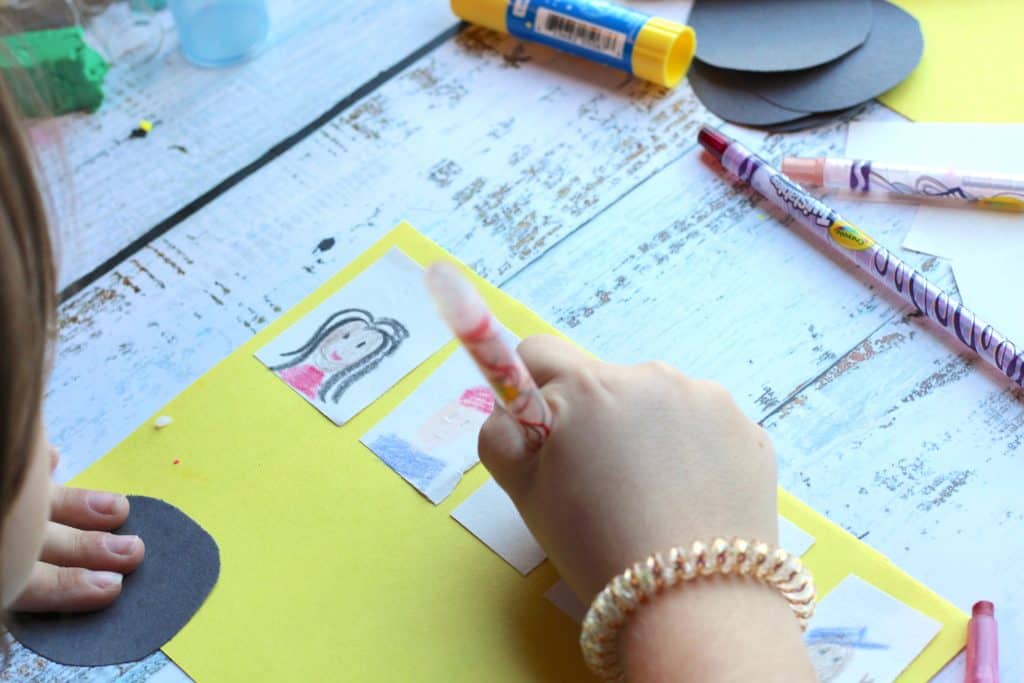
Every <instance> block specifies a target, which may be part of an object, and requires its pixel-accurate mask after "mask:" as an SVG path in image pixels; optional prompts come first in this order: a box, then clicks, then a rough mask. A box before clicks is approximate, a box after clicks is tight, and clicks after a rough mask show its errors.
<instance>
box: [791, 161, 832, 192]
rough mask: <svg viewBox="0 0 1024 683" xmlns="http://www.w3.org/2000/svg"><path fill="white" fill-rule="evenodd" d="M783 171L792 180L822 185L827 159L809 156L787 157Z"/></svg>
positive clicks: (803, 183)
mask: <svg viewBox="0 0 1024 683" xmlns="http://www.w3.org/2000/svg"><path fill="white" fill-rule="evenodd" d="M782 172H783V173H785V174H786V175H787V176H789V179H790V180H793V181H796V182H798V183H800V184H801V185H815V186H816V185H822V184H823V180H824V177H825V160H824V159H820V158H808V157H786V158H785V159H783V160H782Z"/></svg>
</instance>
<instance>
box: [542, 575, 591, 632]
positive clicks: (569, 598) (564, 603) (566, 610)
mask: <svg viewBox="0 0 1024 683" xmlns="http://www.w3.org/2000/svg"><path fill="white" fill-rule="evenodd" d="M544 597H545V598H547V600H548V602H550V603H551V604H552V605H554V606H555V607H557V608H558V609H560V610H561V611H562V613H563V614H564V615H565V616H567V617H569V618H570V619H572V620H573V621H575V622H576V623H577V624H582V623H583V617H585V616H587V607H586V606H585V605H584V604H583V603H582V602H580V599H579V598H577V597H576V594H575V593H573V592H572V589H571V588H569V584H567V583H566V582H565V581H562V580H561V579H559V580H558V583H556V584H555V585H553V586H551V588H549V589H547V590H546V591H544Z"/></svg>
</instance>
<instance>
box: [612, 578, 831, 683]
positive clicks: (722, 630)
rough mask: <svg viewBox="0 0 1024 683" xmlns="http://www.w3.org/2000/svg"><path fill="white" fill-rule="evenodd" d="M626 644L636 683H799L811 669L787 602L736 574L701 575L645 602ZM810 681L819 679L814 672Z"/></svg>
mask: <svg viewBox="0 0 1024 683" xmlns="http://www.w3.org/2000/svg"><path fill="white" fill-rule="evenodd" d="M619 648H620V650H619V652H620V656H621V660H622V663H623V666H624V669H625V670H626V672H627V677H626V678H627V680H630V681H667V680H671V681H680V682H682V681H691V680H692V681H702V682H708V683H711V682H714V681H744V680H748V681H758V682H759V683H760V682H762V681H769V680H780V681H781V680H785V681H787V682H788V683H789V682H792V683H795V682H797V681H802V680H804V678H802V677H801V676H800V673H802V672H804V671H805V670H807V671H809V669H808V665H807V662H806V657H805V656H803V657H802V654H803V649H804V646H803V641H802V638H801V633H800V627H799V624H798V622H797V621H796V620H795V619H794V618H793V613H792V611H791V610H790V608H789V606H788V605H787V604H786V601H785V600H784V599H782V598H781V596H779V595H778V593H776V592H774V591H771V590H766V589H765V587H764V586H761V585H758V584H756V583H753V582H750V581H743V580H738V579H735V578H731V577H712V578H708V579H705V580H702V581H696V582H693V585H692V586H687V587H686V588H685V589H684V590H680V591H670V592H668V593H666V594H665V595H663V596H660V597H659V598H658V599H656V600H653V601H651V602H650V603H648V604H646V605H644V607H643V609H640V610H638V611H637V613H636V615H635V618H633V619H631V620H630V622H629V623H628V624H627V625H626V627H625V629H624V631H623V633H622V637H621V640H620V642H619ZM794 667H795V669H794ZM776 675H777V676H778V677H777V678H775V676H776ZM806 680H808V681H812V680H814V678H813V672H809V673H808V674H807V678H806Z"/></svg>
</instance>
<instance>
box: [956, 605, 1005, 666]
mask: <svg viewBox="0 0 1024 683" xmlns="http://www.w3.org/2000/svg"><path fill="white" fill-rule="evenodd" d="M996 628H997V627H996V617H995V606H994V605H993V604H992V603H991V602H988V601H987V600H982V601H980V602H976V603H974V608H973V609H972V610H971V622H970V624H969V625H968V626H967V671H966V672H965V674H964V683H999V635H998V633H997V630H996Z"/></svg>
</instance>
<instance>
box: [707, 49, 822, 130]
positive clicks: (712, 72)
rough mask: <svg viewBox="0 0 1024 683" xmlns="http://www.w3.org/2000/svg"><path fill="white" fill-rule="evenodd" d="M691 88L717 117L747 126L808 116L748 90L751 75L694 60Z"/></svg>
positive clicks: (782, 121) (771, 123)
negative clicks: (717, 67)
mask: <svg viewBox="0 0 1024 683" xmlns="http://www.w3.org/2000/svg"><path fill="white" fill-rule="evenodd" d="M688 78H689V80H690V87H692V88H693V92H694V93H695V94H696V95H697V97H698V98H700V101H701V102H702V103H703V104H704V106H705V107H707V108H708V109H710V110H711V111H712V112H713V113H714V114H716V115H717V116H719V117H721V118H723V119H725V120H726V121H732V122H733V123H740V124H744V125H747V126H769V125H773V124H777V123H785V122H786V121H794V120H796V119H801V118H804V117H805V116H807V112H805V111H796V110H794V109H787V108H785V107H780V106H778V105H777V104H773V103H771V102H769V101H768V100H766V99H764V98H763V97H760V96H759V95H756V94H755V93H754V92H753V91H752V90H751V87H752V86H751V80H752V78H753V76H752V75H751V74H745V73H740V72H736V71H727V70H725V69H716V68H715V67H713V66H708V65H707V64H702V63H701V62H698V61H696V60H694V62H693V64H692V65H691V66H690V73H689V74H688Z"/></svg>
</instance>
